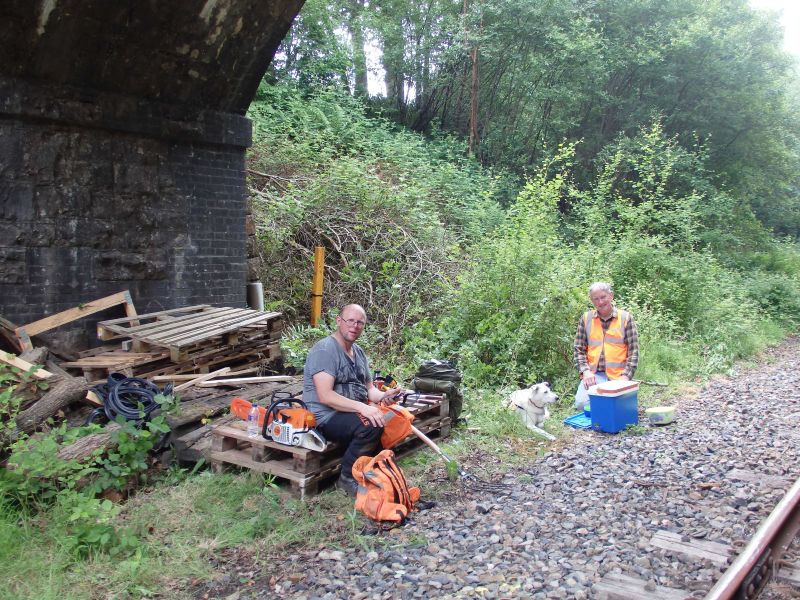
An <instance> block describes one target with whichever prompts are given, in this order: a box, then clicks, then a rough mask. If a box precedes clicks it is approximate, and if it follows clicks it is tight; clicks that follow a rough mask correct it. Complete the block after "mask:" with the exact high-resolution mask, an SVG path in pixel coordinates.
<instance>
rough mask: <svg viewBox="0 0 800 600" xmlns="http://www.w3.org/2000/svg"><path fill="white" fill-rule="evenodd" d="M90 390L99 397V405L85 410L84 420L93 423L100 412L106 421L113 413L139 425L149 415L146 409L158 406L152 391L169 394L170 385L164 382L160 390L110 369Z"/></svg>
mask: <svg viewBox="0 0 800 600" xmlns="http://www.w3.org/2000/svg"><path fill="white" fill-rule="evenodd" d="M92 391H94V393H96V394H97V395H98V396H99V397H100V399H101V400H102V401H103V406H99V407H97V408H96V409H94V410H93V411H92V412H91V413H90V414H89V417H88V418H87V419H86V423H87V424H89V423H93V422H94V420H95V419H96V418H97V417H99V416H100V415H105V417H106V418H107V419H108V420H109V421H114V420H115V419H116V418H117V415H122V416H123V417H124V418H125V420H126V421H136V422H137V423H138V424H140V425H141V424H142V423H143V422H144V421H147V420H148V419H149V418H150V413H152V412H153V411H154V410H156V409H157V408H159V407H160V406H161V405H160V404H159V403H158V402H156V399H155V398H156V395H158V394H162V395H165V396H169V395H170V394H172V386H171V385H167V386H166V387H165V388H164V390H161V389H160V388H159V387H158V386H157V385H156V384H154V383H152V382H150V381H147V380H146V379H140V378H139V377H126V376H125V375H123V374H122V373H111V374H109V376H108V381H107V382H106V383H104V384H102V385H96V386H94V387H93V388H92ZM140 405H141V407H140ZM142 413H144V417H142Z"/></svg>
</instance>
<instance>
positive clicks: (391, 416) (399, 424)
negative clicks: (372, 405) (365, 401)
mask: <svg viewBox="0 0 800 600" xmlns="http://www.w3.org/2000/svg"><path fill="white" fill-rule="evenodd" d="M378 410H380V411H381V412H382V413H383V416H384V421H385V425H384V426H383V434H382V435H381V446H382V447H384V448H393V447H394V446H396V445H397V444H398V443H399V442H402V441H403V440H404V439H406V438H407V437H408V436H409V435H411V423H412V422H413V421H414V415H412V414H411V413H410V412H409V411H408V409H406V408H403V407H402V406H400V405H399V404H392V405H391V406H379V407H378Z"/></svg>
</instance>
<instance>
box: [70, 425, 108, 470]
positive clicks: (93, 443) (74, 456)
mask: <svg viewBox="0 0 800 600" xmlns="http://www.w3.org/2000/svg"><path fill="white" fill-rule="evenodd" d="M117 429H119V425H117V424H116V423H109V424H108V425H106V427H105V429H104V430H103V431H98V432H97V433H90V434H89V435H87V436H85V437H82V438H81V439H79V440H78V441H77V442H75V443H74V444H70V445H69V446H65V447H64V448H62V449H61V450H59V451H58V454H57V456H58V458H60V459H61V460H77V461H78V462H80V461H82V460H85V459H87V458H89V457H90V456H91V455H92V453H94V451H95V450H97V449H98V448H101V449H103V450H105V449H106V448H109V447H111V445H112V442H111V434H112V433H113V432H114V431H116V430H117Z"/></svg>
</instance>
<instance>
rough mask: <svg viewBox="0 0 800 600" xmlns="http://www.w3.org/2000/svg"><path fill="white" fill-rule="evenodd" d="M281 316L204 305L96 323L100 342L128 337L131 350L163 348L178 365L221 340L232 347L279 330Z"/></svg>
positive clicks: (272, 313)
mask: <svg viewBox="0 0 800 600" xmlns="http://www.w3.org/2000/svg"><path fill="white" fill-rule="evenodd" d="M280 317H281V313H277V312H261V311H257V310H251V309H246V308H228V307H212V306H208V305H205V304H201V305H197V306H187V307H184V308H176V309H172V310H163V311H159V312H154V313H148V314H144V315H137V316H136V318H135V319H134V318H130V317H128V318H122V319H111V320H108V321H101V322H100V323H98V324H97V336H98V337H99V338H100V339H101V340H110V339H114V338H118V337H129V338H131V339H132V340H133V349H134V350H135V351H137V352H141V351H147V350H150V349H151V348H153V347H156V348H166V349H168V350H169V352H170V358H171V359H172V361H173V362H181V361H183V360H186V359H187V358H188V354H189V353H190V352H191V351H193V350H197V349H198V348H201V347H202V346H204V345H205V346H207V345H208V342H209V341H211V340H216V339H221V340H222V343H223V344H225V345H235V344H237V343H238V342H239V340H240V336H243V335H244V336H245V337H246V335H247V334H248V333H252V332H258V330H267V331H279V330H280V328H281V324H280Z"/></svg>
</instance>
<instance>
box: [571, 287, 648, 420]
mask: <svg viewBox="0 0 800 600" xmlns="http://www.w3.org/2000/svg"><path fill="white" fill-rule="evenodd" d="M589 299H590V300H591V301H592V305H594V310H590V311H587V312H585V313H583V315H582V316H581V320H580V322H579V323H578V331H577V332H576V333H575V347H574V351H573V360H574V362H575V367H576V368H577V369H578V371H579V372H580V374H581V382H580V383H579V384H578V391H576V392H575V406H576V407H577V408H578V409H580V410H583V407H584V406H585V405H586V404H587V403H588V402H589V393H588V391H587V390H588V389H589V388H590V387H591V386H593V385H595V384H598V383H605V382H606V381H608V380H609V379H623V380H628V379H631V378H632V377H633V373H634V372H635V371H636V365H637V364H638V362H639V332H638V331H637V330H636V323H635V322H634V320H633V316H632V315H631V313H629V312H627V311H624V310H621V309H618V308H617V307H616V306H614V292H612V291H611V286H610V285H609V284H607V283H605V282H602V281H598V282H595V283H593V284H592V285H590V286H589Z"/></svg>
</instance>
